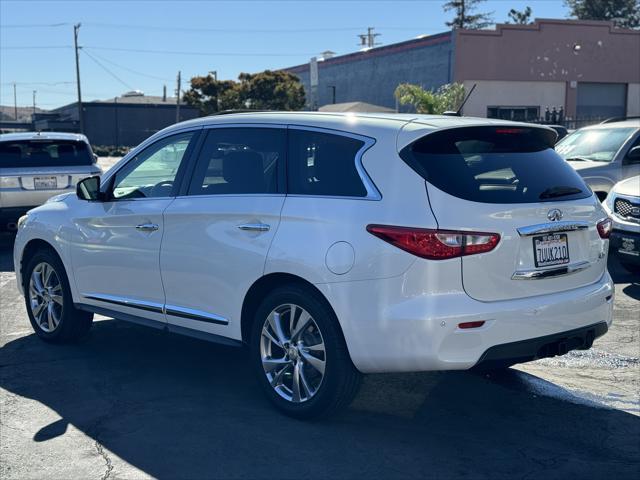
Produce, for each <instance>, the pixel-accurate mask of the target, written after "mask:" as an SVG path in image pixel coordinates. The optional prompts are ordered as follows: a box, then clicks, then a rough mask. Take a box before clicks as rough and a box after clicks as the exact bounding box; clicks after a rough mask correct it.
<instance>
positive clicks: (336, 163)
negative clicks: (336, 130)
mask: <svg viewBox="0 0 640 480" xmlns="http://www.w3.org/2000/svg"><path fill="white" fill-rule="evenodd" d="M363 145H364V142H362V141H361V140H356V139H354V138H349V137H344V136H341V135H333V134H329V133H320V132H312V131H307V130H296V129H291V130H289V160H288V166H289V170H288V172H287V185H288V193H291V194H299V195H329V196H347V197H365V196H366V195H367V190H366V188H365V187H364V185H363V184H362V179H361V178H360V176H359V175H358V171H357V170H356V160H355V158H356V154H357V153H358V150H360V149H361V148H362V146H363Z"/></svg>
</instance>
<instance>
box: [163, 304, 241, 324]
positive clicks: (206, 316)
mask: <svg viewBox="0 0 640 480" xmlns="http://www.w3.org/2000/svg"><path fill="white" fill-rule="evenodd" d="M164 310H165V313H166V314H167V315H171V316H174V317H182V318H188V319H189V320H197V321H199V322H207V323H216V324H218V325H229V320H227V319H226V318H223V317H221V316H219V315H214V314H213V313H208V312H203V311H201V310H195V309H193V308H184V307H178V306H176V305H165V307H164Z"/></svg>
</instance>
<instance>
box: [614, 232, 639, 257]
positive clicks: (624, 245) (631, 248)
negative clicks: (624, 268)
mask: <svg viewBox="0 0 640 480" xmlns="http://www.w3.org/2000/svg"><path fill="white" fill-rule="evenodd" d="M618 252H620V253H624V254H625V255H633V256H635V257H637V256H639V255H640V245H638V242H636V239H635V238H629V237H622V238H621V239H620V248H618Z"/></svg>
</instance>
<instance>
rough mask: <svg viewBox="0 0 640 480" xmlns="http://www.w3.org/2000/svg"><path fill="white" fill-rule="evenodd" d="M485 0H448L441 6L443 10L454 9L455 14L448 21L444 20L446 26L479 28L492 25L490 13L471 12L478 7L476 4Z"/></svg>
mask: <svg viewBox="0 0 640 480" xmlns="http://www.w3.org/2000/svg"><path fill="white" fill-rule="evenodd" d="M484 1H485V0H448V1H447V2H446V3H445V4H444V6H443V8H444V11H445V12H448V11H451V10H454V11H455V13H456V16H455V17H454V18H453V20H451V21H450V22H446V25H447V26H448V27H452V28H469V29H479V28H486V27H488V26H490V25H493V18H492V14H493V12H491V13H475V14H472V12H473V11H474V10H475V9H476V8H478V7H477V6H478V4H479V3H481V2H484Z"/></svg>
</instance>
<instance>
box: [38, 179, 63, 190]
mask: <svg viewBox="0 0 640 480" xmlns="http://www.w3.org/2000/svg"><path fill="white" fill-rule="evenodd" d="M33 188H35V189H36V190H53V189H56V188H58V179H57V178H56V177H35V178H34V179H33Z"/></svg>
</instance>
